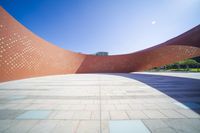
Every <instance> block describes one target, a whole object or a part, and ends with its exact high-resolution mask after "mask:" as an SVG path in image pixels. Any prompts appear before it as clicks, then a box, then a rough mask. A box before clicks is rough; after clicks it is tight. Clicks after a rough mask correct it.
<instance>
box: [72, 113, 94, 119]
mask: <svg viewBox="0 0 200 133" xmlns="http://www.w3.org/2000/svg"><path fill="white" fill-rule="evenodd" d="M91 115H92V112H91V111H74V115H73V117H72V119H74V120H85V119H86V120H90V119H91Z"/></svg>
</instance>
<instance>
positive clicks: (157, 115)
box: [143, 110, 167, 119]
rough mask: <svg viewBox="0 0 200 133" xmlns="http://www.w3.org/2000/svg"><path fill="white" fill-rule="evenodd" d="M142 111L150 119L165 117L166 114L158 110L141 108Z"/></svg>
mask: <svg viewBox="0 0 200 133" xmlns="http://www.w3.org/2000/svg"><path fill="white" fill-rule="evenodd" d="M143 112H144V113H145V114H146V115H147V116H148V117H149V118H151V119H155V118H157V119H161V118H167V116H165V115H164V114H162V113H161V112H159V111H158V110H143Z"/></svg>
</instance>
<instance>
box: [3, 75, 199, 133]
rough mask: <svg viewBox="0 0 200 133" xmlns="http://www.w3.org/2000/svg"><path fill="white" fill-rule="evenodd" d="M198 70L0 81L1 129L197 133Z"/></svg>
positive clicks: (16, 132)
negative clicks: (192, 71)
mask: <svg viewBox="0 0 200 133" xmlns="http://www.w3.org/2000/svg"><path fill="white" fill-rule="evenodd" d="M199 113H200V73H158V72H157V73H148V72H144V73H142V72H141V73H130V74H122V73H114V74H111V73H110V74H69V75H56V76H45V77H38V78H30V79H23V80H16V81H9V82H4V83H0V132H1V133H199V132H200V115H199Z"/></svg>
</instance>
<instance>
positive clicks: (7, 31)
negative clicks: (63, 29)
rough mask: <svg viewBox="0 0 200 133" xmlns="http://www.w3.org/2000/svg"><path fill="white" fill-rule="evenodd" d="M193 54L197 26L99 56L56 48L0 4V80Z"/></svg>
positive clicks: (199, 52)
mask: <svg viewBox="0 0 200 133" xmlns="http://www.w3.org/2000/svg"><path fill="white" fill-rule="evenodd" d="M133 45H137V44H133ZM195 56H200V26H197V27H195V28H193V29H191V30H190V31H188V32H186V33H184V34H182V35H180V36H178V37H176V38H173V39H171V40H169V41H167V42H164V43H162V44H160V45H157V46H154V47H151V48H148V49H145V50H142V51H139V52H135V53H131V54H125V55H115V56H101V57H100V56H95V55H86V54H78V53H75V52H71V51H67V50H64V49H61V48H58V47H56V46H54V45H52V44H50V43H48V42H46V41H45V40H43V39H41V38H39V37H38V36H36V35H34V34H33V33H32V32H31V31H29V30H28V29H27V28H25V27H24V26H22V25H21V24H20V23H18V22H17V21H16V20H15V19H14V18H12V17H11V16H10V15H9V14H8V13H7V12H6V11H5V10H4V9H3V8H1V7H0V75H1V76H0V82H3V81H8V80H15V79H22V78H28V77H36V76H44V75H56V74H66V73H100V72H133V71H143V70H147V69H151V68H153V67H156V66H162V65H165V64H169V63H173V62H176V61H180V60H183V59H186V58H191V57H195Z"/></svg>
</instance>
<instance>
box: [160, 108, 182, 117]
mask: <svg viewBox="0 0 200 133" xmlns="http://www.w3.org/2000/svg"><path fill="white" fill-rule="evenodd" d="M159 111H160V112H161V113H162V114H164V115H165V116H167V118H185V116H184V115H182V114H181V113H178V112H176V111H175V110H167V109H165V110H159Z"/></svg>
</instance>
